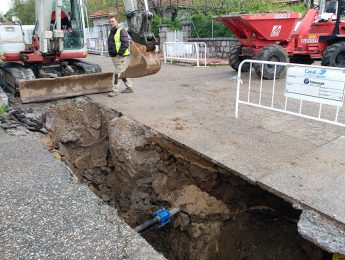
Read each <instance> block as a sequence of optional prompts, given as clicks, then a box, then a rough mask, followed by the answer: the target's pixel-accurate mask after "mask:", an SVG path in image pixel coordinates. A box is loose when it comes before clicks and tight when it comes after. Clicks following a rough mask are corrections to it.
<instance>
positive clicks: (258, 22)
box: [214, 0, 345, 79]
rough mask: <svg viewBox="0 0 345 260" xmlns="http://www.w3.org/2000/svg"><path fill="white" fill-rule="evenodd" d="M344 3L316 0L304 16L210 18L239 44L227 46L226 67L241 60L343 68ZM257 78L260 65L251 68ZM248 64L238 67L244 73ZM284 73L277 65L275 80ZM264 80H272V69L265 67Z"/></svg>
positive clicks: (282, 68) (344, 63) (338, 0)
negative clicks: (320, 62)
mask: <svg viewBox="0 0 345 260" xmlns="http://www.w3.org/2000/svg"><path fill="white" fill-rule="evenodd" d="M344 10H345V8H344V0H337V1H330V2H328V3H327V7H326V3H325V1H323V0H322V1H319V6H317V5H314V3H312V7H311V8H310V9H309V10H308V12H307V13H306V14H305V15H304V17H303V19H302V20H301V21H299V19H300V18H301V14H299V13H294V12H285V13H264V14H253V15H249V14H244V15H241V14H236V15H226V16H218V17H214V19H215V20H217V21H220V22H222V23H223V24H225V25H226V26H227V27H229V29H230V30H231V31H232V33H233V34H234V35H235V36H236V37H237V39H238V41H239V43H238V44H236V45H234V46H231V49H230V54H229V64H230V66H231V67H232V68H233V69H234V70H236V71H237V70H238V67H239V64H240V62H241V61H243V60H245V59H257V60H268V61H278V62H294V63H302V64H311V63H313V62H314V60H321V61H322V65H324V66H333V67H345V21H343V20H342V14H343V12H344ZM254 69H255V72H256V73H257V74H258V75H259V76H261V71H262V70H261V65H260V66H255V65H254ZM248 70H249V64H244V66H242V71H248ZM283 73H284V67H283V66H278V68H277V71H276V78H279V77H280V76H281V75H283ZM263 77H264V78H265V79H273V77H274V66H270V65H265V66H264V70H263Z"/></svg>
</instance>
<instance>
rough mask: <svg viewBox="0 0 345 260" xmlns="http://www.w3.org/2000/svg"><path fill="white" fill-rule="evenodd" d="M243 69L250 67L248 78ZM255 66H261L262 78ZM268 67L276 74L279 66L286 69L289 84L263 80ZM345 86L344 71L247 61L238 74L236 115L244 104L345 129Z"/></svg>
mask: <svg viewBox="0 0 345 260" xmlns="http://www.w3.org/2000/svg"><path fill="white" fill-rule="evenodd" d="M248 63H249V64H248ZM243 66H248V67H249V75H248V76H245V77H244V75H243V74H242V72H241V69H242V67H243ZM254 66H260V67H261V77H258V76H257V75H256V74H254V75H253V73H252V68H253V67H254ZM264 66H271V69H272V71H274V75H276V74H277V68H279V69H280V68H281V67H279V66H283V67H286V70H287V72H286V76H285V81H284V79H283V80H279V83H277V80H276V77H273V80H265V79H263V71H264ZM273 66H274V67H273ZM260 67H259V69H260ZM273 68H274V69H273ZM344 86H345V69H342V68H333V67H324V66H314V65H302V64H292V63H281V62H270V61H259V60H244V61H242V62H241V64H240V66H239V70H238V74H237V92H236V109H235V115H236V118H238V113H239V105H240V104H244V105H249V106H253V107H259V108H264V109H268V110H272V111H277V112H283V113H285V114H289V115H294V116H299V117H304V118H308V119H312V120H316V121H320V122H325V123H329V124H333V125H337V126H342V127H345V112H344V109H343V102H344Z"/></svg>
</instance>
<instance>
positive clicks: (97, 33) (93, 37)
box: [85, 27, 108, 55]
mask: <svg viewBox="0 0 345 260" xmlns="http://www.w3.org/2000/svg"><path fill="white" fill-rule="evenodd" d="M85 33H86V34H87V39H88V43H87V50H88V52H89V53H93V54H99V55H104V54H105V53H107V52H108V41H107V33H106V32H105V30H104V28H101V27H91V28H88V29H87V30H86V31H85Z"/></svg>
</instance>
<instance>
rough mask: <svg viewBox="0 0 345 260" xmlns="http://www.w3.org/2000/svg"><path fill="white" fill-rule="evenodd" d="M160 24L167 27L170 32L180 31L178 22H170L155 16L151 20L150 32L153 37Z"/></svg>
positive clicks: (156, 33)
mask: <svg viewBox="0 0 345 260" xmlns="http://www.w3.org/2000/svg"><path fill="white" fill-rule="evenodd" d="M160 24H166V25H168V27H169V29H170V30H180V29H181V24H180V22H179V21H177V20H174V21H172V20H171V19H170V18H162V17H160V16H159V15H158V14H156V15H155V16H154V17H153V19H152V32H153V33H154V35H158V33H159V25H160Z"/></svg>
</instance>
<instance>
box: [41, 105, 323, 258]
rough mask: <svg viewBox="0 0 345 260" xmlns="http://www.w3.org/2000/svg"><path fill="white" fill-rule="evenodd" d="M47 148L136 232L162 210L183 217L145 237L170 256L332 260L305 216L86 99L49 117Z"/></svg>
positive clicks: (60, 108)
mask: <svg viewBox="0 0 345 260" xmlns="http://www.w3.org/2000/svg"><path fill="white" fill-rule="evenodd" d="M45 126H46V128H47V129H48V131H49V137H48V138H47V139H46V140H45V144H46V145H47V147H48V148H49V149H51V150H52V151H53V152H54V153H55V154H58V156H60V157H61V159H62V160H63V161H64V162H65V163H66V164H67V165H68V166H69V167H70V168H71V169H72V170H73V172H74V173H75V174H76V176H77V177H78V179H79V180H80V181H81V182H83V183H85V184H86V185H88V187H89V188H90V189H91V190H92V191H93V192H95V193H96V194H97V195H98V196H99V197H101V198H102V199H103V200H104V201H107V202H109V203H110V204H111V205H113V206H114V207H116V208H117V210H118V213H119V215H120V216H122V217H123V219H124V220H125V221H126V222H127V223H128V224H129V225H130V226H132V227H135V226H137V225H139V224H142V223H143V222H144V221H146V220H147V219H148V218H150V217H151V216H152V214H153V213H154V212H155V211H156V210H158V209H161V208H162V207H165V208H172V207H180V208H181V209H182V212H181V213H179V214H178V215H177V216H176V217H174V218H173V221H172V223H170V224H169V225H168V226H166V227H164V228H158V227H154V228H152V229H150V230H148V231H147V232H145V233H144V234H143V236H144V238H145V239H146V240H147V241H148V242H150V243H151V244H152V245H153V246H154V247H155V248H156V249H157V250H158V251H161V252H162V253H163V254H164V255H165V256H166V257H167V258H169V259H327V258H328V257H329V254H328V253H327V252H325V251H323V250H321V249H320V248H318V247H316V246H314V245H313V244H311V243H310V242H308V241H306V240H304V239H303V238H302V237H301V236H300V235H299V234H298V232H297V222H298V219H299V216H300V214H301V212H300V211H298V210H296V209H293V208H292V206H291V205H290V204H288V203H287V202H285V201H283V200H281V199H280V198H278V197H276V196H274V195H272V194H270V193H268V192H266V191H264V190H262V189H260V188H259V187H257V186H255V185H252V184H249V183H248V182H246V181H245V180H242V179H241V178H239V177H237V176H236V173H234V172H231V171H230V170H228V169H225V168H224V167H222V166H221V165H218V164H217V163H216V162H213V161H211V160H209V159H207V158H204V157H203V156H202V155H200V154H198V153H197V152H195V151H192V150H190V149H188V148H187V147H184V146H183V145H181V144H177V143H175V142H174V141H173V140H170V139H169V138H168V137H166V136H163V135H161V134H159V133H157V132H155V131H153V130H151V129H149V128H147V127H145V126H143V125H141V124H140V123H138V122H136V121H133V120H131V119H129V118H127V117H125V116H123V115H122V114H121V113H118V112H114V111H111V110H108V109H106V108H102V107H100V106H99V105H97V104H94V103H91V102H89V101H86V100H82V99H77V100H70V101H65V102H61V103H60V104H58V105H57V106H56V107H54V108H52V109H50V111H49V112H48V113H47V115H46V125H45Z"/></svg>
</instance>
